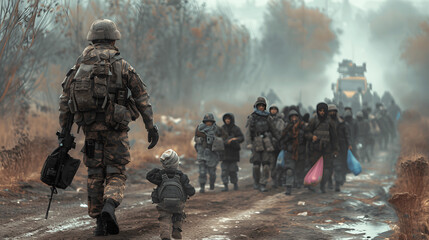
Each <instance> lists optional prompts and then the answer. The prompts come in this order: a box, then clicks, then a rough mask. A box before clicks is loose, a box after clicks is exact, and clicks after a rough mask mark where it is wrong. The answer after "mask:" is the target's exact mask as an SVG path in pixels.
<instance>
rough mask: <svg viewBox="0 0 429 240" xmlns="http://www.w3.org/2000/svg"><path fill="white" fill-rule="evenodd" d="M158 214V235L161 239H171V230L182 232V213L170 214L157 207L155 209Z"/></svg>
mask: <svg viewBox="0 0 429 240" xmlns="http://www.w3.org/2000/svg"><path fill="white" fill-rule="evenodd" d="M156 209H157V210H158V213H159V217H158V221H159V235H160V237H161V239H164V238H168V239H171V233H172V231H173V229H174V228H175V229H179V231H182V223H183V216H184V213H183V212H182V213H172V212H170V211H168V210H166V209H163V208H161V207H159V206H157V207H156Z"/></svg>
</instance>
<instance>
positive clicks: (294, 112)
mask: <svg viewBox="0 0 429 240" xmlns="http://www.w3.org/2000/svg"><path fill="white" fill-rule="evenodd" d="M292 116H297V117H299V114H298V112H297V111H296V110H294V109H292V110H290V111H289V114H288V116H287V118H289V119H290V118H291V117H292Z"/></svg>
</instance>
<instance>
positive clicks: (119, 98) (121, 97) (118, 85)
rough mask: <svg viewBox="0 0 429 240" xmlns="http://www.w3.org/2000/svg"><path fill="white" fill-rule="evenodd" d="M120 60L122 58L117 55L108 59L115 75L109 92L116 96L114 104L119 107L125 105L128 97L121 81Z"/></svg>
mask: <svg viewBox="0 0 429 240" xmlns="http://www.w3.org/2000/svg"><path fill="white" fill-rule="evenodd" d="M120 60H122V57H121V56H120V55H119V54H116V55H115V56H113V57H111V58H109V62H110V64H111V65H112V67H113V71H114V72H115V75H116V82H115V84H114V87H113V86H112V88H111V91H112V93H114V94H115V95H116V96H115V97H116V99H115V102H116V103H118V104H119V105H125V103H126V100H127V97H128V91H127V89H126V87H125V85H124V82H123V81H122V62H121V61H120ZM109 82H110V81H109Z"/></svg>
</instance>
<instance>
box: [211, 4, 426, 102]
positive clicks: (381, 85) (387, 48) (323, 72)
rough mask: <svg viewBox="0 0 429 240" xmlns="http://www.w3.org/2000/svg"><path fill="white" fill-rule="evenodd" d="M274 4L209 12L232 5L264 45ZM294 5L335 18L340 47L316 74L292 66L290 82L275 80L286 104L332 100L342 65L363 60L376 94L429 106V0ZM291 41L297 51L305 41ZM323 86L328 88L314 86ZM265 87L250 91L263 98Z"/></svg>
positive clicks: (268, 76) (295, 57)
mask: <svg viewBox="0 0 429 240" xmlns="http://www.w3.org/2000/svg"><path fill="white" fill-rule="evenodd" d="M269 2H270V1H266V0H255V1H249V0H240V1H220V0H217V1H215V0H209V1H207V4H208V6H209V8H216V7H219V6H222V7H225V6H228V7H229V8H230V9H231V12H232V13H233V14H234V18H235V19H236V21H239V22H240V23H242V24H244V25H245V26H246V27H247V28H248V29H249V31H250V32H251V33H252V34H253V37H255V38H257V39H259V40H261V41H263V40H264V38H266V33H264V24H265V23H266V22H265V21H266V13H267V11H268V9H269V4H268V3H269ZM271 2H278V1H271ZM290 2H294V1H290ZM294 3H295V5H296V7H297V8H299V7H302V6H305V8H308V9H311V10H318V11H320V13H323V14H325V16H326V17H327V18H330V19H332V23H331V26H330V28H331V30H332V32H333V33H334V34H335V36H336V38H337V41H338V43H339V44H338V45H339V46H338V48H337V49H336V48H331V49H330V50H331V51H332V52H331V54H326V55H325V56H327V57H326V58H325V59H323V60H324V62H323V63H318V64H316V65H317V68H316V69H313V70H316V71H314V72H312V74H309V71H308V69H306V70H305V71H302V72H301V73H300V71H298V72H297V71H295V70H296V65H294V64H292V66H293V67H292V68H288V67H286V68H285V69H284V70H285V71H284V73H283V75H284V76H285V78H288V77H290V76H293V77H290V78H288V80H287V83H285V84H278V83H276V82H274V83H273V82H271V81H270V84H272V85H273V88H274V89H276V91H277V93H278V95H279V96H280V98H281V99H282V100H283V103H285V104H295V102H296V101H298V100H299V96H300V93H301V92H302V96H303V99H302V101H303V102H304V104H312V105H313V104H316V103H317V102H318V101H320V100H323V98H324V97H332V91H331V88H330V83H333V82H335V81H336V79H337V78H338V73H337V72H336V70H337V66H338V62H340V61H341V60H342V59H351V60H353V61H354V62H356V63H357V64H359V65H360V64H362V63H363V62H365V63H366V64H367V73H366V76H367V79H368V82H369V83H372V85H373V90H374V91H375V92H377V93H378V94H379V95H380V96H382V95H383V93H384V92H385V91H389V92H391V93H392V95H393V96H394V98H395V99H396V100H397V101H396V102H397V103H398V104H399V105H400V106H401V107H402V108H410V107H416V106H417V107H419V108H423V107H425V104H424V103H425V102H428V101H427V97H426V94H425V92H426V91H427V90H429V89H428V88H429V83H428V81H427V80H425V79H427V78H425V76H426V75H425V74H427V71H425V70H426V69H427V67H428V62H427V57H426V58H425V57H424V56H427V54H426V55H425V54H424V53H427V49H428V45H425V44H426V43H427V38H428V33H427V25H423V27H422V26H421V25H422V24H423V23H424V21H425V20H426V21H427V20H428V15H427V13H428V10H429V1H359V0H350V1H346V0H344V1H295V2H294ZM303 4H304V5H303ZM296 17H298V18H299V16H296ZM301 17H303V16H301ZM425 26H426V28H425ZM425 31H426V32H425ZM319 40H321V39H320V38H319ZM288 43H289V45H292V46H290V48H292V49H299V48H300V47H302V46H300V44H299V43H298V44H296V45H293V44H290V42H288ZM285 45H288V44H285ZM313 50H314V49H313ZM289 53H291V52H289ZM286 58H287V59H288V61H291V62H294V61H296V62H299V61H301V59H302V56H301V55H300V54H296V53H292V54H290V55H289V56H287V57H286ZM314 60H316V61H319V59H314ZM289 64H290V62H288V65H289ZM289 66H290V65H289ZM270 72H271V71H264V73H263V74H262V76H261V79H262V81H266V79H271V78H272V74H270ZM309 75H311V77H310V76H309ZM299 76H301V77H299ZM320 84H322V85H326V86H325V87H318V88H317V89H314V88H313V86H315V85H317V86H320ZM259 88H260V86H258V87H257V88H255V89H254V90H253V91H252V90H251V91H250V92H252V93H253V94H258V90H256V89H259Z"/></svg>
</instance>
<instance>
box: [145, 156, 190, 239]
mask: <svg viewBox="0 0 429 240" xmlns="http://www.w3.org/2000/svg"><path fill="white" fill-rule="evenodd" d="M179 160H180V159H179V156H178V155H177V153H176V152H175V151H173V150H172V149H168V150H167V151H165V152H164V153H163V154H162V155H161V157H160V161H161V164H162V167H163V168H164V169H162V170H161V169H158V168H154V169H152V170H151V171H150V172H148V173H147V175H146V179H147V180H148V181H149V182H151V183H153V184H156V185H157V188H155V189H154V190H153V192H152V202H153V203H157V204H158V205H157V206H156V209H157V210H158V213H159V218H158V220H159V225H160V236H161V239H162V240H169V239H170V237H171V236H172V237H173V238H175V239H182V233H181V232H182V221H183V219H184V217H185V213H184V212H183V209H184V207H185V202H186V199H188V197H190V196H193V195H194V194H195V188H194V187H193V186H192V185H191V184H189V178H188V176H187V175H186V174H184V173H182V172H181V171H180V170H178V169H177V168H178V167H179ZM172 229H173V231H172ZM171 233H172V234H171Z"/></svg>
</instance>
